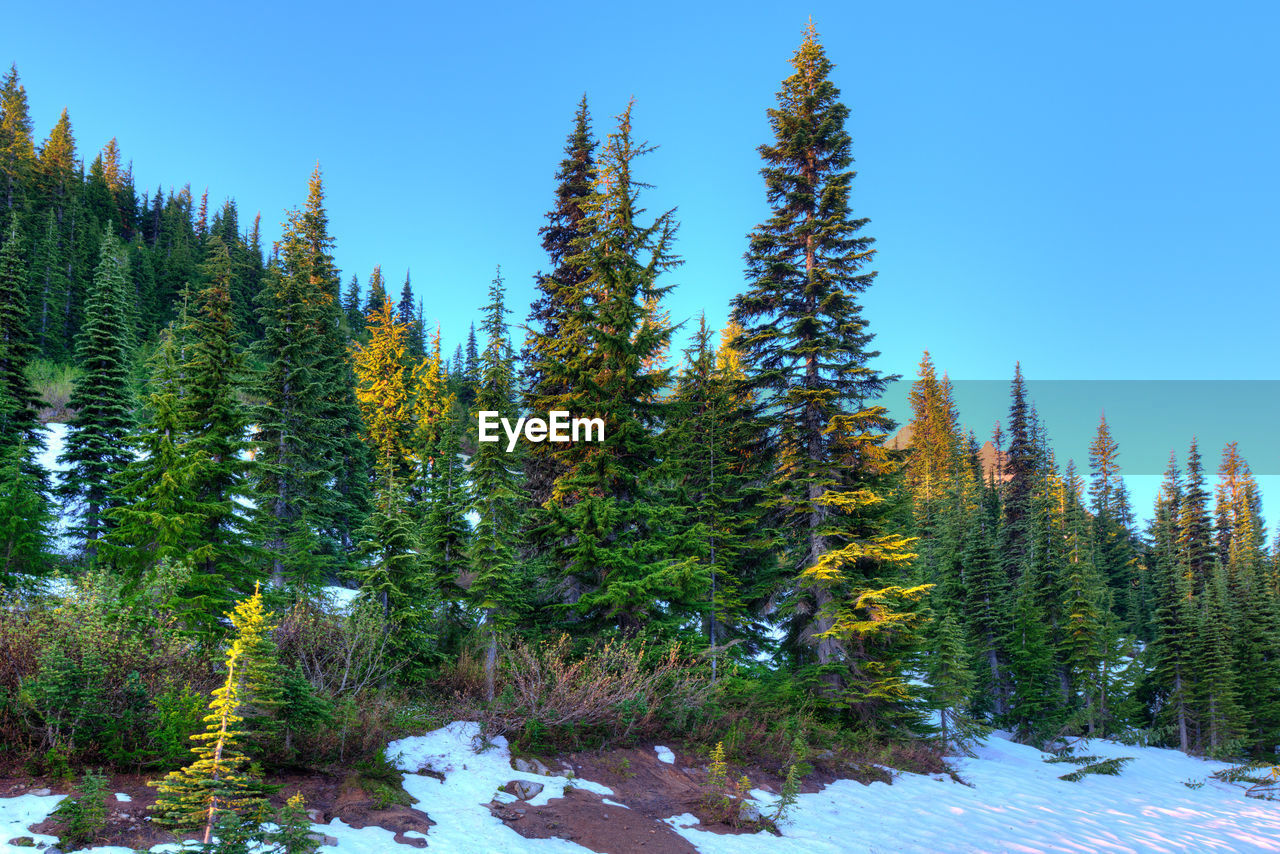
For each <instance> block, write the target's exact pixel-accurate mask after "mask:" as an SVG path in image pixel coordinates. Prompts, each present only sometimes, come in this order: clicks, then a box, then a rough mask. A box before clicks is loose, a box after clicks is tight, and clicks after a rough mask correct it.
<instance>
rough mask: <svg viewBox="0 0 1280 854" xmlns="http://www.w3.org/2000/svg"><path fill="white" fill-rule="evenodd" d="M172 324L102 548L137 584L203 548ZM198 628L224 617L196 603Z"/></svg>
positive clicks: (154, 363) (154, 366)
mask: <svg viewBox="0 0 1280 854" xmlns="http://www.w3.org/2000/svg"><path fill="white" fill-rule="evenodd" d="M182 334H184V333H183V332H182V331H181V330H176V331H175V328H174V326H173V325H170V326H168V327H166V328H165V329H164V330H162V331H161V333H160V344H159V346H158V347H157V348H156V351H155V353H154V354H153V355H152V356H151V359H150V360H149V365H150V368H151V379H150V390H149V393H148V395H147V398H146V401H145V402H146V411H147V412H148V413H149V415H148V417H147V420H146V421H144V422H143V423H142V424H141V425H139V426H138V428H137V429H136V430H135V431H134V432H133V433H132V434H131V435H130V437H129V438H130V441H129V449H130V450H132V451H133V455H132V459H130V461H129V463H128V465H126V466H125V468H124V470H123V471H122V472H120V474H119V475H118V476H117V477H116V479H115V483H114V500H115V503H116V505H117V506H116V507H114V508H113V509H112V510H110V511H109V513H110V520H111V523H112V524H111V530H110V533H109V534H108V535H107V540H106V542H104V543H103V546H102V551H103V557H104V558H105V559H106V560H108V561H110V563H111V564H112V565H113V566H115V567H116V568H117V570H119V571H121V572H122V573H123V574H124V575H125V576H126V577H127V578H129V579H130V580H131V581H134V582H136V581H138V580H140V579H141V578H142V575H143V573H144V572H145V571H146V570H148V569H150V568H151V567H153V566H155V565H157V564H159V563H160V562H161V561H162V560H166V559H168V560H171V561H174V562H180V561H184V560H185V559H186V557H187V555H188V554H189V553H190V552H191V551H192V550H193V549H195V548H196V547H197V546H198V545H199V542H198V537H199V533H198V531H199V513H198V510H197V508H196V507H195V506H194V505H193V503H192V502H191V501H190V500H189V496H190V495H191V488H190V486H189V483H188V481H189V479H190V476H191V473H190V461H189V459H188V458H187V455H186V454H185V452H184V443H185V441H186V426H187V425H186V420H185V418H184V417H183V396H184V386H185V382H184V379H183V369H182V364H181V361H180V356H179V350H180V349H181V348H183V347H184V346H185V345H183V344H179V342H178V341H177V337H178V336H180V335H182ZM195 604H196V606H197V607H196V610H195V611H192V612H191V616H192V617H193V618H194V619H195V621H197V622H200V623H202V624H204V625H209V624H210V623H212V624H214V625H216V624H217V613H218V612H216V611H213V612H205V611H204V610H203V608H202V607H201V606H202V605H203V604H204V603H195Z"/></svg>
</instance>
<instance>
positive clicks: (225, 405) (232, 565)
mask: <svg viewBox="0 0 1280 854" xmlns="http://www.w3.org/2000/svg"><path fill="white" fill-rule="evenodd" d="M205 246H206V249H205V253H206V260H205V262H204V264H203V265H202V267H201V270H200V273H201V279H202V280H203V283H204V286H203V287H202V288H200V289H199V290H198V291H197V292H196V294H195V298H194V302H193V304H192V306H191V309H192V316H191V319H190V321H189V325H188V326H187V328H186V330H184V337H185V339H186V340H187V341H188V342H189V345H188V348H187V359H186V362H185V363H184V364H183V365H182V376H183V380H184V388H183V391H184V394H183V397H182V401H181V403H182V413H181V418H182V422H183V430H184V432H185V441H184V443H183V447H182V452H183V455H184V457H185V458H186V462H187V466H188V468H187V476H186V488H187V490H188V491H187V494H186V501H187V502H188V503H189V505H190V506H191V507H192V510H193V511H194V513H195V515H196V518H197V520H198V524H197V527H196V528H195V531H194V534H195V545H194V547H193V549H192V551H191V552H190V553H189V555H188V556H187V559H188V561H189V562H190V564H191V567H192V570H193V572H192V576H191V579H190V582H189V583H190V589H189V590H188V591H186V592H185V594H184V596H185V598H188V599H190V600H192V601H193V602H202V603H206V604H205V605H204V606H203V607H204V609H205V610H206V611H213V612H219V611H221V610H222V609H223V608H225V607H229V606H230V604H231V602H232V601H233V600H234V598H235V597H236V596H237V595H243V594H245V593H247V592H248V590H247V585H248V576H249V570H250V566H251V562H252V560H253V558H254V554H253V552H252V551H251V550H250V549H249V547H248V546H247V541H248V539H249V532H248V531H247V530H246V529H245V528H246V525H245V521H244V519H243V516H242V511H241V509H240V500H241V499H242V498H245V497H247V496H248V495H249V491H250V473H251V471H252V465H251V463H250V462H249V461H248V460H246V459H245V456H246V452H247V450H248V447H249V443H248V442H247V441H246V438H245V431H246V429H247V427H248V423H249V419H248V414H247V412H246V411H245V408H244V406H243V405H242V404H241V403H240V399H239V393H240V390H241V388H242V387H243V383H244V380H245V366H244V359H243V357H242V355H241V353H240V351H239V350H238V348H237V347H236V338H237V332H236V321H235V311H234V306H233V302H232V289H233V287H234V283H233V279H234V267H233V260H232V256H231V250H230V248H229V247H228V246H227V244H226V243H224V242H223V240H222V238H221V236H219V235H217V234H211V235H209V237H208V239H207V240H206V242H205Z"/></svg>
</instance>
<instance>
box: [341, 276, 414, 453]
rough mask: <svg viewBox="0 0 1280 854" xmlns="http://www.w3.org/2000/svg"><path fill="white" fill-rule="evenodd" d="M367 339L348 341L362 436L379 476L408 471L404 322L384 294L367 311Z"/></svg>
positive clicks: (409, 417)
mask: <svg viewBox="0 0 1280 854" xmlns="http://www.w3.org/2000/svg"><path fill="white" fill-rule="evenodd" d="M368 330H369V341H368V343H365V344H362V343H360V342H358V341H357V342H355V343H354V344H352V347H351V349H352V359H353V363H354V367H355V372H356V400H357V402H358V403H359V404H360V412H361V413H362V414H363V415H364V424H365V436H364V438H365V441H367V442H368V444H369V446H370V447H371V448H372V449H373V451H374V453H375V454H376V457H377V466H378V471H379V473H380V475H381V476H382V477H383V478H389V477H392V476H397V477H399V476H404V475H407V474H408V472H409V469H410V461H411V458H412V451H411V450H410V446H411V444H412V434H413V422H414V411H413V409H414V403H413V400H412V398H411V396H410V387H409V382H410V380H411V377H410V376H407V375H406V372H405V370H404V354H405V347H406V342H407V341H408V335H409V328H408V325H407V324H405V323H403V322H401V321H400V320H399V319H398V318H397V317H396V313H395V308H394V307H393V306H392V304H391V299H390V298H389V297H383V300H382V305H380V306H377V307H375V308H374V309H372V310H371V311H370V312H369V315H368Z"/></svg>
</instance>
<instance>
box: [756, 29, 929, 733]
mask: <svg viewBox="0 0 1280 854" xmlns="http://www.w3.org/2000/svg"><path fill="white" fill-rule="evenodd" d="M792 65H793V66H794V68H795V73H794V74H793V75H792V76H791V77H788V78H787V79H786V80H785V81H783V84H782V90H781V91H780V92H779V95H778V106H777V108H775V109H771V110H770V111H769V121H770V125H771V126H772V129H773V132H774V136H775V140H774V142H773V143H771V144H768V145H764V146H762V147H761V148H760V153H761V155H762V157H763V159H764V162H765V166H764V169H763V170H762V174H763V175H764V179H765V185H766V188H767V196H768V199H769V203H770V206H771V208H772V214H771V216H770V217H769V219H768V220H767V221H766V222H765V223H764V224H763V225H761V226H758V227H757V228H756V230H755V231H754V232H753V233H752V234H751V238H750V249H749V250H748V252H747V276H748V278H749V279H750V281H751V287H750V288H749V290H748V291H747V292H746V293H744V294H741V295H739V296H738V297H736V298H735V299H734V301H733V319H734V320H735V321H737V322H739V323H741V324H742V326H743V327H744V332H743V334H742V336H741V338H740V339H739V342H738V344H737V346H738V347H739V348H740V349H741V351H742V357H743V361H744V363H745V364H746V365H748V379H749V382H750V384H751V387H752V389H753V390H754V391H755V392H756V394H757V395H758V397H757V399H756V404H757V406H758V412H759V417H760V418H761V419H762V420H763V421H764V423H765V424H766V425H767V427H768V428H769V430H770V431H771V434H772V436H773V449H772V451H773V459H774V467H775V469H774V470H775V477H774V482H773V489H774V495H773V497H772V502H773V504H774V506H775V507H776V509H777V513H778V516H779V518H780V520H781V521H782V524H783V525H784V527H785V529H786V532H787V534H788V536H789V539H790V543H791V548H790V549H789V550H788V555H787V558H788V560H789V562H790V564H791V566H792V567H793V568H794V570H795V573H796V575H795V584H794V586H793V588H792V589H791V590H790V591H788V594H787V596H786V599H785V611H786V613H787V615H788V622H789V641H790V643H789V645H790V647H791V649H792V650H793V651H794V653H795V654H796V655H797V657H798V658H799V660H800V661H801V662H804V663H807V662H812V663H813V664H814V665H816V670H814V669H809V668H806V671H807V672H809V673H813V674H815V675H816V676H817V677H818V678H819V679H820V684H821V687H822V691H823V694H824V695H825V697H826V698H827V699H828V700H831V701H833V702H838V703H840V704H841V705H847V706H849V707H851V708H852V709H853V710H855V711H856V712H857V713H858V714H860V715H861V716H863V717H864V718H866V719H870V717H871V716H872V715H874V714H877V713H878V712H880V711H882V710H889V709H891V708H893V707H901V706H902V705H903V701H904V700H905V698H906V696H907V690H906V687H905V680H904V679H903V678H902V674H901V673H899V672H894V669H895V667H896V665H897V662H898V661H899V656H900V653H901V652H903V651H905V650H906V649H908V648H909V647H910V644H911V643H912V637H911V635H912V631H911V628H910V624H911V622H912V615H911V613H910V612H909V610H907V606H906V605H905V601H907V600H911V599H915V598H917V597H918V596H919V595H921V593H923V590H921V589H919V588H907V587H904V586H902V584H900V581H901V580H902V578H901V575H902V568H903V567H904V566H905V565H906V564H907V563H908V562H909V561H910V560H911V559H912V558H913V557H914V555H913V554H912V553H911V551H910V542H909V541H908V540H906V539H905V538H903V537H902V536H900V535H899V534H897V533H895V532H893V531H891V530H889V529H888V528H887V527H886V525H885V517H886V515H887V512H888V509H889V508H887V507H886V506H885V497H886V495H887V493H888V490H889V489H890V479H891V478H892V477H893V476H894V475H895V473H896V470H897V468H898V462H897V460H896V455H895V454H894V453H892V452H889V451H887V450H886V449H885V448H884V447H883V445H882V444H881V442H882V439H883V438H884V436H885V434H886V432H887V431H888V430H889V429H890V427H891V422H890V420H889V418H888V416H887V414H886V412H885V409H884V408H883V407H881V406H877V405H873V404H870V401H873V400H875V399H876V398H877V397H878V396H879V395H880V393H881V392H882V391H883V390H884V387H885V384H886V382H887V378H886V377H883V376H882V375H880V373H879V372H878V371H876V370H875V369H873V368H872V367H871V366H870V364H869V362H870V360H871V359H872V358H874V357H875V356H876V355H877V354H876V353H875V352H874V351H872V350H871V349H870V343H871V340H872V335H871V333H870V332H869V331H868V330H867V324H866V321H865V320H864V319H863V317H862V308H861V306H860V304H859V303H858V301H857V295H858V294H859V293H861V292H862V291H864V290H866V288H867V287H869V286H870V284H871V281H872V278H873V276H874V273H872V272H870V271H867V270H866V266H867V265H868V263H869V262H870V260H871V256H872V252H873V250H872V248H871V244H872V239H871V238H869V237H867V236H865V235H864V234H863V233H862V229H863V228H864V226H865V225H866V222H867V221H866V220H865V219H858V218H854V217H853V216H852V213H851V211H850V206H849V193H850V187H851V182H852V180H853V176H854V173H853V171H852V170H850V169H849V166H850V164H851V162H852V157H851V156H850V153H849V149H850V139H849V134H848V132H847V131H846V130H845V121H846V119H847V117H848V113H849V110H848V108H847V107H845V106H844V105H843V104H842V103H840V101H839V92H838V90H837V89H836V87H835V85H834V84H833V83H832V82H831V80H830V79H829V74H830V72H831V68H832V65H831V62H830V60H828V59H827V57H826V54H825V52H824V51H823V48H822V46H821V45H820V44H819V42H818V37H817V33H816V32H815V31H814V29H813V27H812V26H810V28H809V30H808V32H807V33H806V34H805V37H804V41H803V43H802V44H801V46H800V48H799V49H798V50H797V51H796V54H795V56H794V58H793V59H792ZM810 650H811V651H812V652H810Z"/></svg>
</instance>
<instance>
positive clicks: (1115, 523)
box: [1089, 415, 1143, 630]
mask: <svg viewBox="0 0 1280 854" xmlns="http://www.w3.org/2000/svg"><path fill="white" fill-rule="evenodd" d="M1119 453H1120V446H1119V445H1118V444H1116V441H1115V440H1114V439H1113V438H1112V437H1111V430H1110V428H1109V427H1108V426H1107V419H1106V416H1105V415H1104V416H1103V417H1102V418H1101V419H1100V420H1099V422H1098V433H1097V435H1096V436H1095V437H1094V440H1093V444H1092V445H1090V446H1089V469H1090V472H1091V473H1092V480H1091V484H1090V487H1089V495H1090V499H1091V507H1090V509H1091V510H1092V512H1093V541H1094V550H1095V554H1096V558H1097V564H1098V569H1099V571H1100V572H1101V573H1102V577H1103V578H1104V579H1105V580H1106V582H1107V586H1108V587H1110V588H1111V589H1112V590H1113V591H1115V593H1116V596H1115V602H1116V606H1117V611H1118V614H1119V616H1121V617H1122V618H1126V617H1127V618H1128V619H1130V620H1131V621H1133V622H1134V624H1135V628H1137V629H1139V630H1141V628H1142V626H1141V623H1142V621H1143V615H1142V613H1141V612H1139V613H1131V612H1130V611H1131V609H1130V605H1132V604H1134V601H1135V600H1134V597H1133V596H1132V595H1129V591H1130V588H1132V587H1136V585H1137V582H1138V579H1137V578H1136V577H1135V565H1136V562H1137V555H1136V554H1135V552H1134V549H1133V540H1132V533H1131V532H1130V530H1129V529H1128V527H1127V525H1126V521H1127V518H1128V517H1129V516H1130V515H1131V514H1130V511H1129V508H1128V506H1127V505H1128V500H1127V496H1126V495H1125V493H1124V490H1123V486H1124V481H1123V480H1122V479H1121V477H1120V464H1119V459H1118V458H1119Z"/></svg>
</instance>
